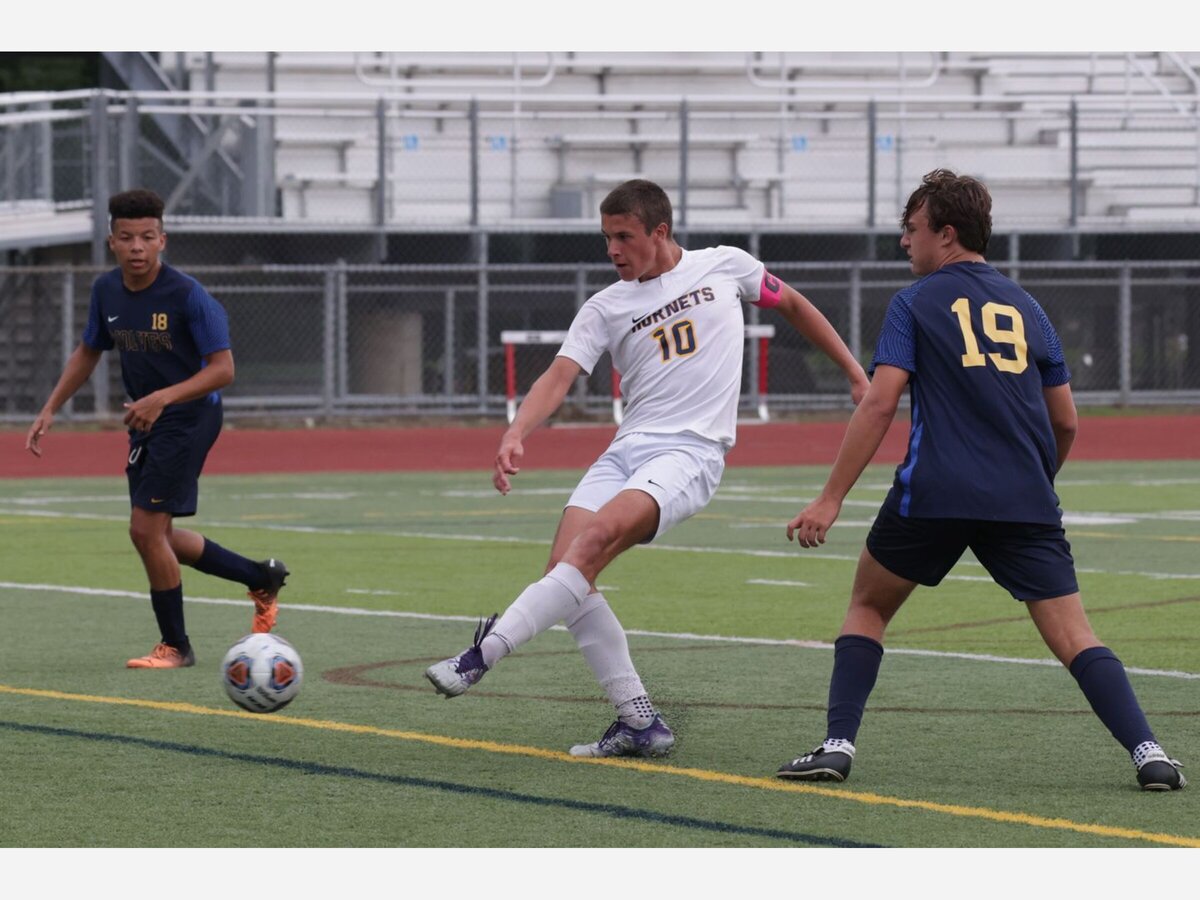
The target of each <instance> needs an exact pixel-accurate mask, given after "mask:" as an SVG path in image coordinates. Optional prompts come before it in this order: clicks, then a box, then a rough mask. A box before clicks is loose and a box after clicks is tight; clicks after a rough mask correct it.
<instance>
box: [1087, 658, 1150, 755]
mask: <svg viewBox="0 0 1200 900" xmlns="http://www.w3.org/2000/svg"><path fill="white" fill-rule="evenodd" d="M1071 674H1072V675H1074V676H1075V680H1076V681H1078V682H1079V687H1080V689H1081V690H1082V691H1083V696H1085V697H1087V701H1088V703H1090V704H1091V705H1092V709H1093V710H1095V713H1096V715H1097V716H1099V717H1100V721H1101V722H1103V723H1104V725H1105V727H1106V728H1107V729H1108V730H1109V731H1111V732H1112V736H1113V737H1115V738H1116V739H1117V742H1118V743H1119V744H1120V745H1121V746H1122V747H1124V748H1125V749H1126V750H1128V751H1129V752H1130V753H1133V748H1134V747H1136V746H1137V745H1138V744H1140V743H1142V742H1143V741H1153V740H1154V732H1153V731H1151V730H1150V723H1149V722H1147V721H1146V714H1145V713H1143V712H1142V707H1141V705H1140V704H1139V703H1138V701H1137V697H1135V696H1134V693H1133V686H1132V685H1131V684H1130V683H1129V676H1128V675H1126V674H1125V666H1123V665H1122V664H1121V660H1119V659H1117V657H1116V656H1115V655H1114V654H1113V652H1112V651H1111V650H1109V649H1108V648H1107V647H1089V648H1088V649H1087V650H1084V651H1083V652H1082V653H1080V654H1079V655H1078V656H1076V657H1075V658H1074V659H1073V660H1071Z"/></svg>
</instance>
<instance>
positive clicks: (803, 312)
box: [775, 282, 871, 404]
mask: <svg viewBox="0 0 1200 900" xmlns="http://www.w3.org/2000/svg"><path fill="white" fill-rule="evenodd" d="M779 285H780V296H779V303H778V305H777V306H776V307H775V308H776V309H778V310H779V312H780V313H782V314H783V317H784V318H785V319H787V320H788V322H789V323H790V324H791V326H792V327H793V328H795V329H796V330H797V331H798V332H800V333H801V334H802V335H804V337H805V339H806V340H807V341H809V343H811V344H813V345H814V346H816V347H817V348H819V349H820V350H821V351H822V352H823V353H824V354H825V355H826V356H828V357H829V358H830V359H831V360H833V361H834V362H835V363H837V365H838V367H839V368H840V369H841V370H842V371H843V372H845V373H846V380H847V381H849V382H850V398H851V399H852V400H853V401H854V402H855V404H858V403H860V402H862V399H863V397H865V396H866V393H867V388H869V387H870V385H871V382H870V381H869V380H868V378H867V373H866V372H864V371H863V367H862V365H861V364H860V363H859V361H858V360H857V359H855V358H854V354H852V353H851V352H850V348H849V347H847V346H846V342H845V341H843V340H842V338H841V336H840V335H839V334H838V333H837V331H836V330H835V329H834V327H833V326H832V325H831V324H830V323H829V320H828V319H826V318H825V316H824V314H822V312H821V311H820V310H819V309H817V308H816V307H815V306H813V304H812V302H811V301H810V300H809V299H808V298H807V297H805V296H804V295H803V294H801V293H800V292H799V291H798V290H796V289H795V288H794V287H792V286H791V285H788V284H785V283H784V282H779Z"/></svg>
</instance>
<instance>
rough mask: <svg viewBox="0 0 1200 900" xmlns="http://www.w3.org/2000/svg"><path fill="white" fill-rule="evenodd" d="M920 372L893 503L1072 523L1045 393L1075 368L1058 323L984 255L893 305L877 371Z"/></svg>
mask: <svg viewBox="0 0 1200 900" xmlns="http://www.w3.org/2000/svg"><path fill="white" fill-rule="evenodd" d="M879 365H888V366H896V367H897V368H901V369H905V370H907V371H908V372H909V373H910V380H909V387H910V390H911V393H912V429H911V431H910V433H909V439H908V453H907V455H906V456H905V458H904V462H903V463H901V464H900V466H899V467H898V468H897V469H896V478H895V482H894V483H893V485H892V490H891V492H890V493H889V494H888V498H887V500H886V501H885V505H887V506H889V507H890V508H891V509H893V510H895V511H896V512H898V513H899V514H900V515H902V516H913V517H920V518H939V519H940V518H954V519H986V520H992V521H1000V522H1031V523H1032V522H1041V523H1055V522H1059V521H1061V518H1062V511H1061V510H1060V509H1059V506H1058V496H1057V495H1056V494H1055V493H1054V473H1055V469H1056V468H1057V465H1058V451H1057V446H1056V442H1055V438H1054V431H1053V429H1052V428H1051V426H1050V416H1049V414H1048V413H1047V411H1046V402H1045V399H1044V397H1043V393H1042V389H1043V388H1044V387H1052V386H1055V385H1061V384H1066V383H1067V382H1068V381H1069V380H1070V378H1071V373H1070V372H1069V371H1068V369H1067V365H1066V362H1065V360H1064V359H1063V352H1062V345H1061V344H1060V343H1059V340H1058V335H1057V334H1055V332H1054V328H1053V326H1052V325H1051V324H1050V320H1049V319H1048V318H1046V314H1045V313H1044V312H1043V311H1042V308H1041V307H1040V306H1039V305H1038V304H1037V301H1035V300H1034V299H1033V298H1032V297H1031V296H1029V294H1027V293H1026V292H1025V291H1024V290H1023V289H1022V288H1021V287H1020V285H1018V284H1017V283H1016V282H1014V281H1012V280H1011V279H1009V278H1006V277H1004V276H1003V275H1001V274H1000V273H999V272H997V271H996V270H995V269H994V268H993V267H992V266H990V265H988V264H987V263H982V262H961V263H954V264H953V265H948V266H944V267H942V268H941V269H938V270H937V271H936V272H933V273H932V274H930V275H927V276H925V277H924V278H922V279H921V280H920V281H918V282H916V283H915V284H913V285H911V286H910V287H908V288H905V289H904V290H902V291H900V292H899V293H898V294H896V296H895V297H893V298H892V302H891V304H890V305H889V306H888V311H887V319H886V321H885V323H884V326H883V330H882V331H881V332H880V335H879V342H878V344H877V345H876V348H875V357H874V359H873V360H872V363H871V371H872V372H874V370H875V367H876V366H879Z"/></svg>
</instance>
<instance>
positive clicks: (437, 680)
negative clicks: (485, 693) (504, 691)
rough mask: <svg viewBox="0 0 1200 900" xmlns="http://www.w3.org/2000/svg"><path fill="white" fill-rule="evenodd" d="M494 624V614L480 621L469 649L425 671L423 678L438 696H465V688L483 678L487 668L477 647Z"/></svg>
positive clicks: (481, 652)
mask: <svg viewBox="0 0 1200 900" xmlns="http://www.w3.org/2000/svg"><path fill="white" fill-rule="evenodd" d="M495 624H496V614H495V613H493V614H492V615H491V616H489V617H488V618H487V619H480V620H479V625H478V626H476V628H475V640H474V641H472V643H471V646H470V647H468V648H467V649H466V650H464V651H463V652H462V653H460V654H458V656H451V657H450V658H449V659H443V660H442V661H441V662H438V663H434V664H433V665H432V666H430V667H429V668H428V669H426V670H425V677H426V678H428V679H429V683H430V684H432V685H433V686H434V687H435V688H436V689H437V692H438V693H439V694H441V695H443V696H444V697H446V698H447V699H449V698H450V697H457V696H458V695H459V694H465V693H466V691H467V688H469V687H470V686H471V685H473V684H475V683H477V682H478V681H479V679H480V678H482V677H483V676H484V674H485V673H486V672H487V670H488V667H487V664H486V663H485V662H484V661H483V651H482V650H481V649H480V648H479V645H480V643H482V642H483V639H484V638H485V637H487V636H488V634H489V633H490V632H491V630H492V627H493V626H494V625H495Z"/></svg>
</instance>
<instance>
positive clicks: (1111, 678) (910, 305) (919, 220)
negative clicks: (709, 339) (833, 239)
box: [777, 169, 1186, 791]
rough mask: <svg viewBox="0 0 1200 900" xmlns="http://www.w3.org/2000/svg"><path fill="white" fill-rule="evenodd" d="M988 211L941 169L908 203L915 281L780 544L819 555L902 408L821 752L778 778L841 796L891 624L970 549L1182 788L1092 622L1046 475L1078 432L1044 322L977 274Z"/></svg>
mask: <svg viewBox="0 0 1200 900" xmlns="http://www.w3.org/2000/svg"><path fill="white" fill-rule="evenodd" d="M991 208H992V200H991V197H990V195H989V194H988V191H987V188H986V187H985V186H984V185H983V184H981V183H980V182H979V181H977V180H975V179H973V178H968V177H965V176H957V175H955V174H954V173H953V172H949V171H946V170H944V169H939V170H937V171H934V172H931V173H929V174H928V175H926V176H925V178H924V180H923V181H922V183H921V186H920V187H919V188H917V190H916V191H914V192H913V194H912V196H910V197H909V199H908V204H907V206H906V207H905V210H904V217H903V219H902V220H901V225H902V227H903V234H902V237H901V238H900V246H901V247H902V248H904V250H905V251H906V252H907V253H908V256H909V259H910V261H911V264H912V272H913V274H914V275H917V276H919V278H920V280H919V281H917V282H916V283H915V284H913V285H911V286H910V287H908V288H905V289H904V290H902V291H900V292H899V293H897V294H896V296H895V297H893V298H892V301H891V304H890V305H889V307H888V311H887V317H886V321H885V323H884V326H883V329H882V331H881V333H880V335H879V340H878V343H877V345H876V348H875V357H874V360H873V362H872V368H873V370H874V377H873V379H872V381H871V387H870V390H868V391H867V395H866V397H865V398H864V399H863V401H862V403H860V404H859V406H858V408H857V409H856V410H855V412H854V415H853V416H852V417H851V419H850V424H849V425H848V427H847V429H846V436H845V439H844V441H843V443H842V447H841V450H840V451H839V452H838V456H837V460H836V461H835V462H834V465H833V470H832V472H831V473H830V475H829V479H828V481H827V483H826V484H825V487H824V489H823V490H822V491H821V494H820V495H819V496H818V497H817V499H816V500H814V501H813V502H812V503H810V504H809V505H808V506H807V507H805V508H804V510H802V511H801V512H800V514H799V515H798V516H796V517H795V518H794V519H792V520H791V522H789V523H788V526H787V536H788V540H792V539H793V538H794V539H795V540H796V541H798V542H799V544H800V546H801V547H816V546H818V545H819V544H822V543H824V542H825V534H826V532H827V531H828V530H829V528H830V527H831V526H832V525H833V523H834V521H835V520H836V519H837V517H838V513H839V512H840V511H841V507H842V501H843V500H844V498H845V496H846V494H847V493H848V492H849V490H850V488H851V487H853V486H854V483H855V482H856V481H857V480H858V478H859V476H860V475H861V474H862V472H863V469H864V468H865V467H866V465H867V464H868V463H869V462H870V461H871V458H872V456H874V455H875V451H876V450H877V449H878V448H879V444H880V442H881V441H882V440H883V437H884V435H885V434H886V433H887V430H888V427H889V426H890V425H891V422H892V418H893V416H894V415H895V413H896V408H897V405H898V404H899V401H900V397H901V395H902V394H903V393H904V390H905V388H906V387H907V388H908V389H909V390H910V391H911V394H912V425H911V430H910V433H909V440H908V453H907V455H906V456H905V459H904V462H903V463H901V464H900V466H899V467H898V468H897V469H896V476H895V480H894V483H893V485H892V488H891V491H890V492H889V493H888V495H887V498H886V499H885V500H884V502H883V506H882V508H881V509H880V511H879V515H878V516H877V517H876V519H875V523H874V525H873V526H872V528H871V531H870V534H869V535H868V536H867V541H866V547H865V549H864V550H863V552H862V554H861V556H860V557H859V562H858V571H857V573H856V574H855V578H854V586H853V589H852V592H851V597H850V606H849V609H848V610H847V612H846V619H845V622H844V623H843V625H842V630H841V635H840V636H839V637H838V639H837V641H836V642H835V643H834V662H833V676H832V679H831V681H830V686H829V705H828V714H827V731H826V737H825V741H824V742H823V743H822V744H821V745H820V746H818V747H817V748H816V749H814V750H813V751H812V752H810V753H808V754H805V755H804V756H800V757H798V758H796V759H793V760H790V761H789V762H787V763H785V764H784V765H783V766H781V767H780V769H779V771H778V773H777V774H778V776H779V777H780V778H786V779H798V780H803V781H843V780H845V778H846V777H847V776H848V775H849V774H850V765H851V762H852V760H853V759H854V755H855V747H854V741H855V740H856V739H857V735H858V729H859V725H860V723H861V721H862V715H863V710H864V709H865V707H866V703H867V697H868V696H869V695H870V693H871V689H872V688H873V687H874V686H875V678H876V675H877V674H878V672H879V664H880V662H881V660H882V658H883V644H882V641H883V633H884V630H885V629H886V628H887V625H888V622H889V621H891V619H892V617H893V616H894V615H895V614H896V612H897V611H898V610H899V609H900V607H901V605H902V604H903V603H904V601H905V600H906V599H908V596H909V595H910V594H911V593H912V591H913V589H914V588H916V586H917V585H918V584H924V585H936V584H938V583H939V582H940V581H941V580H942V579H943V578H944V577H945V576H946V574H947V573H948V572H949V571H950V569H951V567H952V566H954V564H955V563H956V562H957V561H958V559H959V557H960V556H962V554H963V552H964V551H965V550H966V549H967V548H968V547H969V548H970V549H971V550H972V551H973V552H974V554H975V556H976V558H977V559H978V560H979V562H980V563H982V564H983V566H984V568H986V569H987V571H988V573H989V574H990V575H991V576H992V578H993V579H994V580H995V581H996V583H997V584H999V585H1000V586H1001V587H1003V588H1004V589H1005V590H1007V591H1008V592H1009V593H1011V594H1012V596H1013V597H1014V598H1016V599H1017V600H1019V601H1022V602H1024V603H1025V607H1026V609H1027V610H1028V611H1029V615H1030V616H1031V618H1032V619H1033V622H1034V625H1036V626H1037V629H1038V631H1039V632H1040V633H1041V636H1042V639H1043V640H1045V642H1046V645H1047V647H1049V648H1050V650H1051V652H1053V653H1054V655H1055V656H1056V657H1057V658H1058V659H1059V661H1060V662H1062V664H1063V665H1064V666H1066V667H1067V668H1068V669H1069V671H1070V673H1071V674H1072V675H1073V676H1074V677H1075V679H1076V681H1077V682H1078V683H1079V687H1080V688H1081V689H1082V691H1083V693H1084V696H1085V697H1087V700H1088V702H1089V703H1090V704H1091V707H1092V709H1093V710H1094V711H1095V712H1096V715H1097V716H1099V717H1100V720H1101V721H1102V722H1103V723H1104V725H1105V726H1106V727H1107V728H1108V729H1109V731H1111V732H1112V734H1113V736H1114V737H1115V738H1116V739H1117V741H1119V742H1120V743H1121V745H1122V746H1123V747H1124V748H1125V749H1126V750H1127V751H1128V752H1129V754H1130V756H1131V757H1132V759H1133V763H1134V765H1135V766H1136V768H1137V779H1138V783H1139V784H1140V785H1141V786H1142V788H1143V789H1145V790H1155V791H1166V790H1176V789H1179V788H1182V787H1183V786H1184V784H1185V783H1186V781H1185V779H1184V777H1183V774H1182V773H1181V772H1180V771H1179V763H1178V762H1177V761H1175V760H1172V759H1170V758H1169V757H1168V756H1167V754H1166V753H1165V752H1164V751H1163V749H1162V748H1161V747H1160V746H1159V745H1158V742H1157V741H1156V740H1155V737H1154V733H1153V732H1152V731H1151V730H1150V726H1149V724H1148V723H1147V722H1146V717H1145V715H1144V714H1143V712H1142V709H1141V707H1140V706H1139V704H1138V701H1137V698H1136V697H1135V696H1134V693H1133V689H1132V687H1131V686H1130V684H1129V679H1128V677H1127V676H1126V673H1125V668H1124V666H1123V665H1122V664H1121V661H1120V660H1119V659H1117V657H1116V656H1115V655H1114V654H1113V652H1112V651H1111V650H1109V649H1108V648H1107V647H1105V646H1104V645H1103V644H1101V643H1100V640H1099V639H1098V638H1097V637H1096V635H1095V633H1094V632H1093V631H1092V628H1091V626H1090V625H1089V624H1088V619H1087V615H1086V614H1085V613H1084V610H1083V604H1082V602H1081V600H1080V594H1079V586H1078V584H1077V582H1076V580H1075V564H1074V561H1073V559H1072V558H1071V548H1070V545H1069V544H1068V543H1067V539H1066V535H1065V533H1064V531H1063V527H1062V510H1061V509H1060V508H1059V506H1058V497H1057V495H1056V494H1055V492H1054V476H1055V473H1057V471H1058V470H1059V468H1060V467H1061V466H1062V464H1063V462H1064V461H1065V460H1066V458H1067V454H1068V453H1069V452H1070V449H1071V443H1072V441H1073V440H1074V437H1075V431H1076V426H1077V419H1076V412H1075V403H1074V400H1073V399H1072V397H1071V386H1070V383H1069V382H1070V377H1071V376H1070V372H1069V371H1068V369H1067V365H1066V361H1065V360H1064V358H1063V351H1062V346H1061V344H1060V343H1059V340H1058V335H1057V334H1056V333H1055V331H1054V328H1053V326H1052V325H1051V324H1050V320H1049V319H1048V318H1047V317H1046V314H1045V313H1044V312H1043V311H1042V308H1041V307H1040V306H1039V305H1038V304H1037V302H1036V301H1035V300H1034V299H1033V298H1032V297H1031V296H1029V294H1028V293H1026V292H1025V291H1024V290H1023V289H1022V288H1021V287H1020V286H1019V285H1018V284H1016V283H1015V282H1013V281H1011V280H1010V279H1008V278H1006V277H1005V276H1003V275H1001V274H1000V273H999V272H998V271H996V269H994V268H993V267H992V266H990V265H988V263H987V262H986V261H985V259H984V256H983V254H984V253H985V252H986V251H987V244H988V238H989V237H990V235H991V230H992V217H991Z"/></svg>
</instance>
